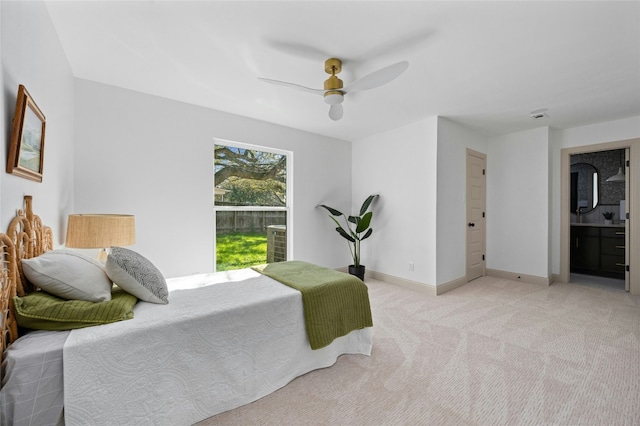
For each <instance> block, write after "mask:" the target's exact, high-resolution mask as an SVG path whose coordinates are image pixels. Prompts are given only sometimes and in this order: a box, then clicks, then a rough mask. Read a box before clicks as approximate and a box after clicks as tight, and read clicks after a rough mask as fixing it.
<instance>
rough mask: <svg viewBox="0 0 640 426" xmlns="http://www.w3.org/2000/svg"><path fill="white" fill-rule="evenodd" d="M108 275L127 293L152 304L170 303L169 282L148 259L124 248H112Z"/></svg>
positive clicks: (106, 267) (108, 263)
mask: <svg viewBox="0 0 640 426" xmlns="http://www.w3.org/2000/svg"><path fill="white" fill-rule="evenodd" d="M105 269H106V271H107V275H108V276H109V278H111V280H112V281H113V282H114V283H115V284H117V285H118V287H120V288H121V289H123V290H124V291H126V292H127V293H130V294H133V295H134V296H136V297H137V298H138V299H140V300H144V301H145V302H151V303H161V304H167V303H169V291H168V290H167V281H166V280H165V279H164V276H163V275H162V273H161V272H160V271H159V270H158V268H156V267H155V266H154V265H153V263H151V262H149V260H148V259H147V258H145V257H144V256H142V255H140V254H138V253H136V252H135V251H133V250H128V249H125V248H122V247H111V253H109V256H108V257H107V263H106V264H105Z"/></svg>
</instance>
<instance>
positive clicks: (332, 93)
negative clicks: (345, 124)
mask: <svg viewBox="0 0 640 426" xmlns="http://www.w3.org/2000/svg"><path fill="white" fill-rule="evenodd" d="M407 68H409V62H407V61H400V62H398V63H395V64H393V65H389V66H387V67H384V68H381V69H379V70H377V71H374V72H372V73H371V74H367V75H365V76H364V77H362V78H360V79H358V80H356V81H354V82H353V83H351V84H350V85H348V86H347V87H343V83H342V80H340V79H339V78H338V77H337V76H336V74H339V73H340V71H342V61H341V60H340V59H337V58H329V59H327V60H326V61H325V62H324V70H325V72H326V73H327V74H331V75H330V77H329V78H328V79H326V80H325V82H324V89H312V88H310V87H305V86H301V85H299V84H294V83H287V82H286V81H279V80H272V79H269V78H262V77H258V79H260V80H262V81H265V82H267V83H271V84H276V85H279V86H286V87H291V88H292V89H297V90H302V91H305V92H310V93H316V94H320V95H323V96H324V101H325V103H327V104H329V105H331V106H330V108H329V117H330V118H331V119H332V120H334V121H337V120H340V119H341V118H342V114H343V110H342V101H343V100H344V95H346V94H348V93H354V92H359V91H362V90H369V89H375V88H376V87H380V86H382V85H384V84H387V83H389V82H390V81H391V80H394V79H395V78H397V77H399V76H400V75H401V74H402V73H403V72H405V71H406V70H407Z"/></svg>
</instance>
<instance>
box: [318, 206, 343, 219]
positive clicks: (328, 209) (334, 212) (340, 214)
mask: <svg viewBox="0 0 640 426" xmlns="http://www.w3.org/2000/svg"><path fill="white" fill-rule="evenodd" d="M320 207H324V208H325V209H327V211H328V212H329V213H331V214H332V215H334V216H342V212H340V211H338V210H336V209H334V208H332V207H329V206H325V205H324V204H320Z"/></svg>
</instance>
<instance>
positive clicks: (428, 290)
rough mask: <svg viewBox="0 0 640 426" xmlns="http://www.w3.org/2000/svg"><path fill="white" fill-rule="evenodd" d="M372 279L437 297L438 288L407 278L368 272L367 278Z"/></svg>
mask: <svg viewBox="0 0 640 426" xmlns="http://www.w3.org/2000/svg"><path fill="white" fill-rule="evenodd" d="M366 277H371V278H373V279H374V280H380V281H384V282H386V283H389V284H395V285H398V286H400V287H404V288H408V289H409V290H415V291H419V292H421V293H424V294H428V295H429V296H437V295H438V292H437V288H436V287H435V286H432V285H429V284H424V283H421V282H418V281H412V280H408V279H406V278H400V277H396V276H393V275H389V274H385V273H383V272H376V271H370V272H369V271H367V272H366V273H365V278H366Z"/></svg>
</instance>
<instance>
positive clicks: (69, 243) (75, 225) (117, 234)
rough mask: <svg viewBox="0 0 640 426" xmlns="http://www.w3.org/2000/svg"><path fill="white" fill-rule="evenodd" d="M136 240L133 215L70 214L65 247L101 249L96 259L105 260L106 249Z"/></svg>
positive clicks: (125, 244)
mask: <svg viewBox="0 0 640 426" xmlns="http://www.w3.org/2000/svg"><path fill="white" fill-rule="evenodd" d="M135 242H136V231H135V217H134V216H133V215H123V214H70V215H69V220H68V222H67V239H66V242H65V246H66V247H70V248H82V249H96V248H97V249H101V250H100V253H99V254H98V260H99V261H101V262H105V261H106V260H107V251H106V249H107V248H109V247H112V246H127V245H130V244H133V243H135Z"/></svg>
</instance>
